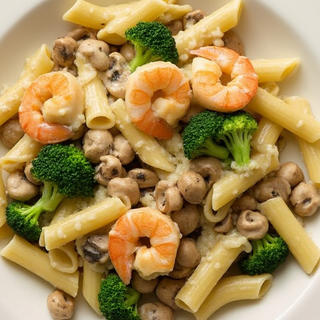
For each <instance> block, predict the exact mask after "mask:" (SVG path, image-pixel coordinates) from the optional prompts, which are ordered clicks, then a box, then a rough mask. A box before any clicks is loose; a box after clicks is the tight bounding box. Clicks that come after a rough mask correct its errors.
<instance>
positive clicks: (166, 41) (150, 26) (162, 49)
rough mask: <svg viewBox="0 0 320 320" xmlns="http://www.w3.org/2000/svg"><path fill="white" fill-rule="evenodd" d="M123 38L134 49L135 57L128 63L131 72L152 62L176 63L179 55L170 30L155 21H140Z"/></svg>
mask: <svg viewBox="0 0 320 320" xmlns="http://www.w3.org/2000/svg"><path fill="white" fill-rule="evenodd" d="M125 37H126V39H127V40H128V41H130V42H131V43H132V44H133V46H134V49H135V57H134V58H133V59H132V60H131V61H130V62H129V67H130V70H131V72H134V71H135V70H136V68H137V67H139V66H142V65H144V64H146V63H149V62H152V61H159V60H161V61H169V62H172V63H174V64H175V63H177V62H178V61H179V54H178V50H177V47H176V42H175V40H174V38H173V36H172V34H171V32H170V30H169V29H168V28H167V27H166V26H165V25H164V24H162V23H160V22H156V21H151V22H149V21H145V22H143V21H140V22H138V23H137V24H136V25H135V26H134V27H132V28H130V29H128V30H126V32H125Z"/></svg>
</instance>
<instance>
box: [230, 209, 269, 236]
mask: <svg viewBox="0 0 320 320" xmlns="http://www.w3.org/2000/svg"><path fill="white" fill-rule="evenodd" d="M236 226H237V229H238V230H239V232H240V233H241V234H242V235H243V236H245V237H246V238H247V239H250V240H251V239H261V238H263V237H264V236H265V235H266V233H267V232H268V229H269V221H268V218H267V217H266V216H264V215H262V214H261V213H260V212H258V211H251V210H244V211H242V212H241V213H240V215H239V217H238V219H237V225H236Z"/></svg>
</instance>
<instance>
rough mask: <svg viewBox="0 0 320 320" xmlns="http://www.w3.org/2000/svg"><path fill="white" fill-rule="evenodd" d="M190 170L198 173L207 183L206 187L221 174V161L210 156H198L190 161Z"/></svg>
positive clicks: (209, 186)
mask: <svg viewBox="0 0 320 320" xmlns="http://www.w3.org/2000/svg"><path fill="white" fill-rule="evenodd" d="M190 170H192V171H194V172H196V173H199V174H200V175H201V176H202V177H203V178H204V180H205V182H206V183H207V188H208V189H210V188H211V187H212V185H213V184H214V183H215V182H217V181H218V180H219V179H220V178H221V175H222V172H223V170H222V164H221V162H220V161H219V160H218V159H216V158H212V157H199V158H196V159H193V160H191V161H190Z"/></svg>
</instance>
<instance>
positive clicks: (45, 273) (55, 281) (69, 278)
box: [1, 235, 79, 297]
mask: <svg viewBox="0 0 320 320" xmlns="http://www.w3.org/2000/svg"><path fill="white" fill-rule="evenodd" d="M1 255H2V256H3V257H5V258H6V259H8V260H11V261H13V262H15V263H16V264H18V265H20V266H21V267H23V268H25V269H27V270H29V271H30V272H32V273H34V274H36V275H37V276H39V277H41V278H42V279H44V280H46V281H48V282H49V283H51V284H52V285H53V286H55V287H57V288H59V289H61V290H63V291H64V292H66V293H68V294H70V295H71V296H73V297H75V296H76V295H77V293H78V289H79V271H76V272H74V273H64V272H61V271H58V270H56V269H55V268H53V267H52V266H51V264H50V259H49V257H48V254H47V253H46V252H44V251H43V250H41V249H40V248H38V247H36V246H34V245H32V244H31V243H30V242H28V241H27V240H25V239H23V238H21V237H18V236H17V235H15V236H14V237H13V238H12V240H11V241H10V242H9V244H8V245H7V246H6V247H4V249H3V250H2V251H1Z"/></svg>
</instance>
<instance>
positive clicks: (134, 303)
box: [98, 273, 141, 320]
mask: <svg viewBox="0 0 320 320" xmlns="http://www.w3.org/2000/svg"><path fill="white" fill-rule="evenodd" d="M140 296H141V295H140V293H139V292H138V291H136V290H135V289H133V288H132V287H130V286H126V285H125V284H124V283H123V282H122V281H121V279H120V277H119V276H118V275H117V274H115V273H110V274H109V275H107V277H106V278H105V279H102V281H101V285H100V291H99V294H98V301H99V308H100V311H101V313H102V315H103V316H104V317H105V318H106V319H107V320H120V319H121V320H139V319H140V316H139V314H138V301H139V299H140Z"/></svg>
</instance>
